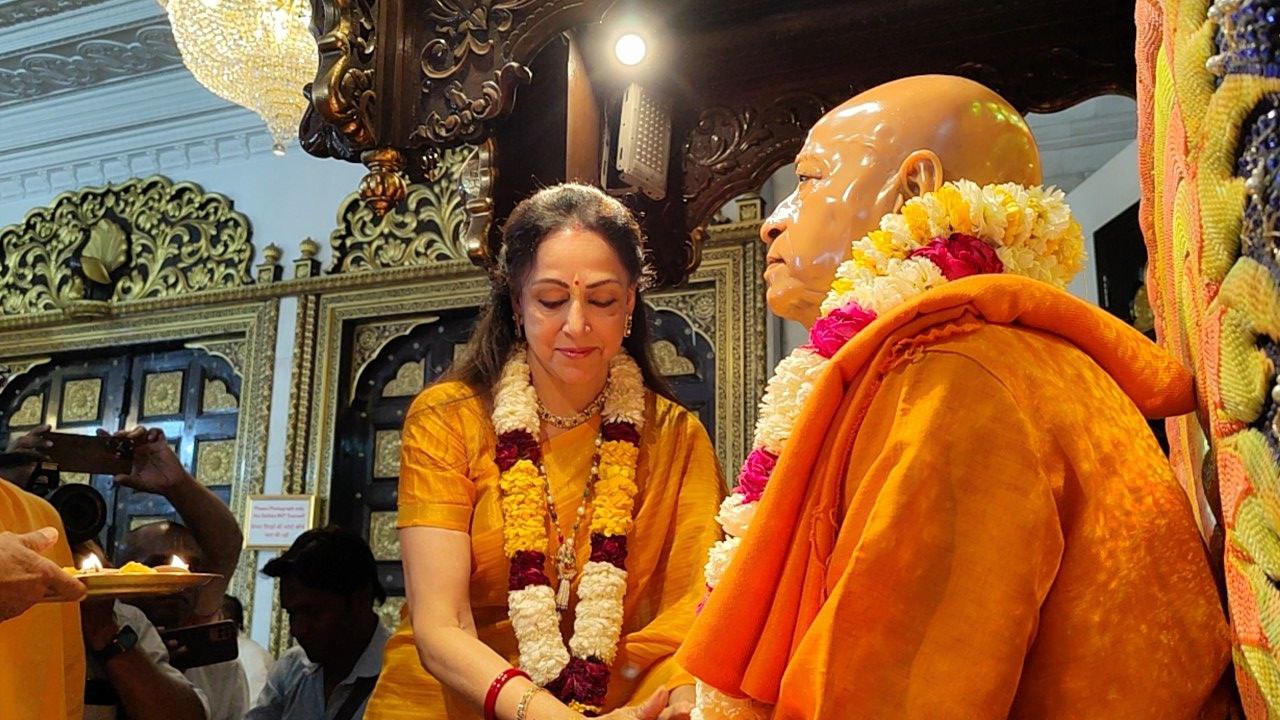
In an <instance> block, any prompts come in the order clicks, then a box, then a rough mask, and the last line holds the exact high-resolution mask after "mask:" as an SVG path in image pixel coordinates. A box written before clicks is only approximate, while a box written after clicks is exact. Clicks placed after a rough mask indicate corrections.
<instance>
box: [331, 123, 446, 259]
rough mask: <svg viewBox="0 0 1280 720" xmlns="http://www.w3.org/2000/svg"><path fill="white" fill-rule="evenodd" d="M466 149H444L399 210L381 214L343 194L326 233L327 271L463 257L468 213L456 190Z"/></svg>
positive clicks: (414, 186)
mask: <svg viewBox="0 0 1280 720" xmlns="http://www.w3.org/2000/svg"><path fill="white" fill-rule="evenodd" d="M470 153H471V148H465V147H464V148H456V149H453V150H447V151H445V152H444V153H443V154H442V155H441V159H440V162H439V164H438V165H437V166H436V169H435V171H434V172H433V174H432V179H431V180H430V181H429V182H426V183H421V184H415V185H412V186H410V187H409V190H408V195H407V196H406V198H405V203H404V206H403V207H402V208H396V209H393V210H390V211H389V212H387V213H386V214H385V215H382V214H379V213H378V212H376V211H375V210H374V209H372V208H370V207H369V206H367V205H366V204H365V203H364V202H362V199H361V197H360V196H359V195H358V194H352V195H348V196H347V198H346V199H345V200H343V202H342V204H341V205H340V206H339V208H338V228H337V229H336V230H334V231H333V234H332V235H330V237H329V243H330V245H331V246H332V248H333V259H332V262H331V263H330V264H329V267H328V268H327V272H329V273H331V274H332V273H345V272H356V271H361V270H378V269H383V268H394V267H403V266H407V265H429V264H432V263H437V262H440V261H448V260H465V259H467V248H466V241H465V240H464V237H463V231H464V229H465V228H466V225H467V215H466V213H465V212H464V211H463V201H462V197H461V196H460V195H459V193H458V187H459V184H460V182H461V179H460V177H461V174H462V169H463V164H464V163H465V162H466V160H467V157H468V156H469V154H470Z"/></svg>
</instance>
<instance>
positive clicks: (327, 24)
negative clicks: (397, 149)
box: [301, 0, 378, 161]
mask: <svg viewBox="0 0 1280 720" xmlns="http://www.w3.org/2000/svg"><path fill="white" fill-rule="evenodd" d="M311 13H312V19H311V28H312V31H313V32H314V33H315V34H316V37H317V38H319V39H318V40H317V42H316V44H317V46H318V48H319V51H320V66H319V71H318V72H317V74H316V79H315V82H314V83H312V84H311V85H310V86H309V88H310V90H309V92H310V98H311V105H310V106H309V107H308V108H307V110H306V112H305V113H304V114H303V119H302V127H303V132H302V133H301V142H302V147H303V148H304V149H305V150H306V151H307V152H309V153H311V154H312V155H316V156H317V157H336V158H342V159H345V160H352V161H354V160H355V159H356V158H357V157H358V155H359V150H368V149H372V148H373V146H374V143H375V142H376V140H375V134H374V127H375V126H374V121H373V113H374V112H375V110H376V109H377V100H378V98H377V95H376V94H375V92H374V87H373V85H374V69H373V63H374V50H375V48H376V46H377V33H376V32H375V30H374V27H373V24H374V18H375V16H376V9H375V7H374V0H312V2H311ZM326 126H328V127H329V129H330V130H329V131H326V130H325V128H326Z"/></svg>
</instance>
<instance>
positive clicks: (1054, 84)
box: [679, 47, 1136, 230]
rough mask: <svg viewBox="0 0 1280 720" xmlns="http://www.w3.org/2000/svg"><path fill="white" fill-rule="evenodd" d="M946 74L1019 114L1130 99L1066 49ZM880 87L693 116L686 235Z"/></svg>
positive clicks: (1110, 66) (1090, 62)
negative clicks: (852, 101)
mask: <svg viewBox="0 0 1280 720" xmlns="http://www.w3.org/2000/svg"><path fill="white" fill-rule="evenodd" d="M948 72H950V73H952V74H955V75H960V76H963V77H968V78H971V79H973V80H976V81H977V82H980V83H982V84H984V85H986V86H987V87H990V88H992V89H994V90H995V91H996V92H998V93H1000V95H1001V96H1003V97H1004V98H1005V99H1007V100H1008V101H1009V102H1010V103H1012V104H1013V106H1014V107H1016V108H1017V109H1018V110H1019V112H1022V113H1023V114H1026V113H1032V112H1034V113H1053V112H1058V111H1061V110H1065V109H1067V108H1069V107H1071V106H1073V105H1076V104H1078V103H1081V102H1083V101H1085V100H1088V99H1090V98H1093V97H1097V96H1100V95H1113V94H1114V95H1126V96H1128V97H1133V96H1134V95H1135V92H1136V89H1135V85H1134V75H1133V72H1132V68H1131V67H1129V66H1127V65H1125V64H1122V63H1113V62H1104V61H1099V60H1095V59H1090V58H1086V57H1082V56H1081V55H1080V54H1079V53H1078V52H1076V51H1075V50H1073V49H1071V48H1067V47H1049V48H1044V49H1042V50H1041V51H1039V52H1036V53H1034V54H1031V55H1029V56H1028V57H1027V58H1025V62H1024V63H1022V64H1020V65H1019V67H1017V68H1016V69H1010V70H1008V71H1005V70H1001V69H1000V65H999V64H997V63H993V62H966V63H962V64H960V65H958V66H955V67H953V68H949V69H948ZM887 79H888V78H885V80H887ZM879 82H881V81H879V80H877V81H874V82H864V83H860V84H850V85H843V86H837V87H835V88H831V89H828V90H827V91H825V92H821V91H820V92H789V93H785V94H781V95H777V96H776V97H773V98H766V99H764V100H762V101H757V102H754V103H747V104H742V105H737V106H727V105H714V106H711V107H705V108H702V109H700V110H697V111H695V112H696V115H695V116H694V119H693V121H692V122H691V123H690V124H689V125H690V127H689V129H688V131H687V132H686V134H685V136H684V139H683V142H681V143H680V145H679V147H680V155H681V157H680V159H681V167H682V185H681V188H680V191H681V198H682V200H683V201H684V203H685V204H686V207H687V210H686V225H687V227H688V228H689V229H690V230H692V229H694V228H698V227H701V226H703V225H705V224H706V223H707V222H708V221H710V220H711V218H712V217H713V216H714V215H715V213H716V212H717V211H718V210H719V209H720V208H721V207H724V205H725V204H726V203H728V202H730V201H731V200H733V198H735V197H737V196H739V195H741V194H742V193H745V192H750V191H753V190H758V189H759V188H760V187H761V185H763V184H764V182H765V181H766V180H767V179H768V178H769V176H770V175H772V174H773V173H774V172H776V171H777V170H778V169H779V168H782V167H785V166H786V165H787V164H788V163H790V162H791V161H792V160H794V159H795V155H796V153H797V152H799V150H800V147H801V146H802V145H803V144H804V139H805V137H806V135H807V134H808V132H809V128H810V127H812V126H813V124H814V123H815V122H817V121H818V119H820V118H821V117H822V116H823V115H825V114H826V113H827V111H829V110H830V109H832V108H834V107H836V106H837V105H839V104H840V103H842V102H844V101H845V100H846V99H848V98H850V97H852V96H854V95H856V94H857V93H859V92H862V91H863V90H866V89H869V88H871V87H874V86H875V85H877V84H879Z"/></svg>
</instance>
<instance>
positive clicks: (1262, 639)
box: [1136, 0, 1280, 718]
mask: <svg viewBox="0 0 1280 720" xmlns="http://www.w3.org/2000/svg"><path fill="white" fill-rule="evenodd" d="M1136 12H1137V26H1138V42H1137V48H1136V54H1137V65H1138V114H1139V122H1138V142H1139V151H1138V156H1139V176H1140V180H1141V185H1142V205H1141V213H1140V221H1141V224H1142V230H1143V234H1144V236H1145V237H1146V242H1147V251H1148V255H1149V258H1150V260H1149V262H1148V266H1147V287H1148V292H1149V294H1150V298H1151V304H1152V309H1153V310H1154V311H1155V315H1156V331H1157V333H1158V336H1159V338H1160V341H1161V343H1162V344H1164V345H1165V346H1166V347H1167V348H1169V349H1170V350H1171V351H1172V352H1174V353H1175V354H1176V355H1178V356H1180V357H1181V358H1182V360H1183V361H1184V362H1185V363H1186V364H1187V365H1188V366H1189V367H1191V368H1193V369H1194V371H1195V374H1196V385H1197V388H1196V389H1197V392H1198V397H1199V402H1200V410H1199V413H1197V414H1196V415H1188V416H1184V417H1181V418H1176V419H1171V420H1169V421H1168V425H1169V427H1168V430H1169V439H1170V452H1171V459H1172V461H1173V464H1174V467H1175V469H1176V470H1177V472H1178V476H1179V479H1180V481H1181V482H1182V483H1183V484H1184V487H1185V488H1186V489H1187V490H1188V493H1189V494H1191V496H1192V497H1194V498H1198V499H1200V500H1201V501H1202V502H1203V501H1207V504H1208V505H1209V506H1210V507H1211V508H1212V509H1213V510H1214V513H1213V514H1214V515H1216V516H1217V518H1216V519H1215V517H1213V516H1209V515H1207V514H1204V515H1203V516H1202V517H1200V518H1198V519H1199V520H1200V522H1201V527H1202V528H1203V529H1204V530H1205V531H1206V533H1210V532H1212V531H1213V530H1214V529H1215V526H1216V525H1218V523H1219V522H1220V527H1218V528H1217V530H1218V532H1217V533H1215V535H1216V537H1215V541H1216V542H1212V543H1211V544H1212V545H1213V550H1214V553H1215V555H1216V556H1217V558H1219V559H1220V560H1221V562H1222V564H1223V572H1224V577H1225V580H1226V589H1227V595H1228V605H1229V607H1230V610H1229V612H1230V619H1231V625H1232V630H1233V634H1234V641H1235V647H1234V656H1235V666H1236V680H1237V684H1238V685H1239V688H1240V694H1241V700H1242V702H1243V704H1244V707H1245V711H1246V713H1247V715H1248V716H1249V717H1250V718H1267V717H1272V718H1280V589H1278V588H1280V452H1278V447H1280V446H1278V445H1277V437H1280V415H1278V414H1277V406H1278V404H1280V387H1277V385H1276V363H1277V361H1280V285H1278V283H1280V264H1278V261H1277V258H1278V254H1280V188H1277V172H1276V171H1277V164H1278V163H1280V129H1278V127H1277V126H1278V123H1277V111H1278V110H1280V22H1278V21H1280V0H1217V1H1216V2H1213V3H1212V4H1210V2H1208V1H1207V0H1165V2H1159V0H1139V1H1138V3H1137V9H1136ZM1197 506H1198V507H1199V506H1201V504H1200V503H1197Z"/></svg>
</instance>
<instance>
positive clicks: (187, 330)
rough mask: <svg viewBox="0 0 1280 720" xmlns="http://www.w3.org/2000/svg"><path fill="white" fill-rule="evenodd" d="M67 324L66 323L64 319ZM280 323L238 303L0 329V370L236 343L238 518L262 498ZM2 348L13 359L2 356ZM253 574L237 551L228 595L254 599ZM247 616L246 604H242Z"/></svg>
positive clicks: (260, 306)
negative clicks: (143, 348) (24, 362)
mask: <svg viewBox="0 0 1280 720" xmlns="http://www.w3.org/2000/svg"><path fill="white" fill-rule="evenodd" d="M62 319H63V320H64V321H65V318H62ZM279 324H280V301H279V300H276V299H269V300H266V301H264V302H257V303H242V304H239V305H231V306H223V307H218V308H199V309H192V310H186V311H182V312H176V313H169V314H165V315H163V316H158V315H149V316H139V317H130V318H114V319H102V320H96V321H92V322H73V323H68V324H65V325H62V326H60V327H59V328H58V331H57V332H56V333H50V332H48V330H46V329H22V330H9V331H7V332H4V331H0V364H4V363H6V362H13V361H16V360H17V359H21V358H28V357H30V356H32V355H54V354H57V353H63V352H72V351H80V350H83V349H84V348H106V347H121V346H129V345H141V344H147V343H155V342H167V341H198V340H201V339H205V338H218V339H227V338H234V339H239V340H241V341H242V342H243V345H244V357H246V358H248V361H247V367H246V370H247V372H246V374H245V376H244V377H243V378H241V391H240V393H241V394H240V398H241V411H240V415H239V421H238V427H237V428H236V455H235V477H236V482H235V483H234V484H233V485H232V494H231V511H232V512H233V513H234V514H235V515H236V517H242V516H243V513H244V503H245V498H246V496H247V495H249V494H251V493H261V492H262V488H263V481H264V478H265V476H266V459H267V428H268V424H269V423H270V417H271V383H272V368H273V367H274V363H275V349H276V333H277V331H278V329H279ZM4 350H12V351H13V353H12V354H11V355H10V354H2V353H3V351H4ZM256 573H257V557H256V553H253V554H249V553H242V554H241V557H240V565H239V567H238V568H237V570H236V580H235V582H234V584H233V592H235V593H236V594H237V595H238V596H240V597H245V598H251V597H253V587H254V581H255V576H256ZM246 605H247V606H248V607H247V608H246V613H249V614H250V617H251V614H252V611H253V609H252V605H253V604H252V603H246Z"/></svg>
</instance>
